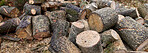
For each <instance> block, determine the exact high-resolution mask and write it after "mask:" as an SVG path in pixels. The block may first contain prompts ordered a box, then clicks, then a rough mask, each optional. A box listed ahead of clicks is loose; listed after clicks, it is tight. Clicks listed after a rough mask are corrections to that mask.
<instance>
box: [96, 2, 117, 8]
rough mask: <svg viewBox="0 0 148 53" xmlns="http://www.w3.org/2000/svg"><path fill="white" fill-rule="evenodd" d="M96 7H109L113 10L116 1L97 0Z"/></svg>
mask: <svg viewBox="0 0 148 53" xmlns="http://www.w3.org/2000/svg"><path fill="white" fill-rule="evenodd" d="M97 5H98V8H104V7H110V8H112V9H114V10H115V8H116V3H115V1H103V0H101V1H97Z"/></svg>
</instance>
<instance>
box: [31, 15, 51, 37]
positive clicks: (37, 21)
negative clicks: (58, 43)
mask: <svg viewBox="0 0 148 53" xmlns="http://www.w3.org/2000/svg"><path fill="white" fill-rule="evenodd" d="M32 24H33V37H34V38H35V39H38V40H42V38H44V37H48V36H50V27H49V26H50V23H49V19H48V18H47V17H46V16H44V15H37V16H34V17H33V18H32Z"/></svg>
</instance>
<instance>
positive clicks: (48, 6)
mask: <svg viewBox="0 0 148 53" xmlns="http://www.w3.org/2000/svg"><path fill="white" fill-rule="evenodd" d="M61 5H62V4H61V3H58V2H45V3H43V4H42V5H41V7H42V10H43V11H47V10H48V9H51V8H58V6H61Z"/></svg>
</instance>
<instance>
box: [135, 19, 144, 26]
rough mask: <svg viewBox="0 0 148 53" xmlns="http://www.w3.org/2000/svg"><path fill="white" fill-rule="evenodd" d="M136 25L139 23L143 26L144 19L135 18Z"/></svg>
mask: <svg viewBox="0 0 148 53" xmlns="http://www.w3.org/2000/svg"><path fill="white" fill-rule="evenodd" d="M135 20H136V21H137V22H138V23H140V24H142V25H143V24H144V23H145V22H144V19H143V18H142V17H138V18H136V19H135Z"/></svg>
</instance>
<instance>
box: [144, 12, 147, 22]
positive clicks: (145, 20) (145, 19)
mask: <svg viewBox="0 0 148 53" xmlns="http://www.w3.org/2000/svg"><path fill="white" fill-rule="evenodd" d="M144 22H145V23H146V24H148V14H147V15H146V16H145V18H144Z"/></svg>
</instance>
